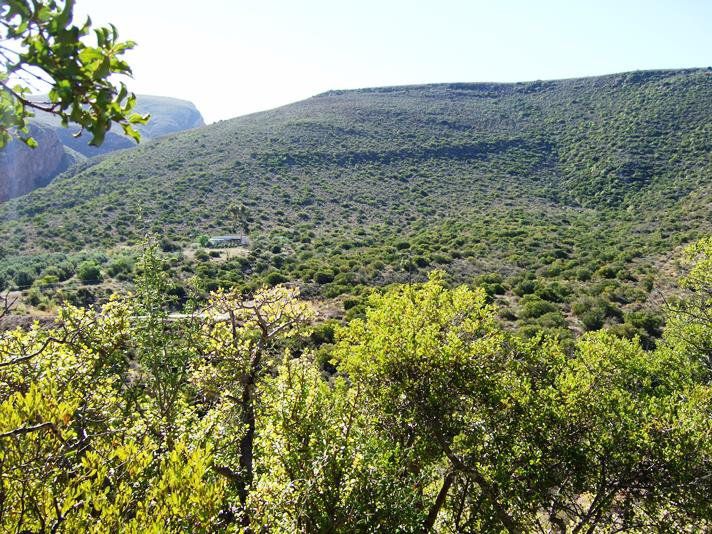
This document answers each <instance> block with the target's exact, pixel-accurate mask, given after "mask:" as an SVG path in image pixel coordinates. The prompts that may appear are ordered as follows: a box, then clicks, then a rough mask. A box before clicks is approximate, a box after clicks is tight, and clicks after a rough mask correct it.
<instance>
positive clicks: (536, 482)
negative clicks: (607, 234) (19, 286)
mask: <svg viewBox="0 0 712 534" xmlns="http://www.w3.org/2000/svg"><path fill="white" fill-rule="evenodd" d="M710 258H712V242H711V241H710V240H706V241H701V242H700V243H699V244H698V245H697V246H696V248H694V249H691V250H690V259H691V260H692V261H693V262H694V263H693V267H692V269H691V271H690V274H689V276H688V277H687V278H686V279H685V280H684V281H683V285H685V286H687V288H688V289H689V290H691V292H690V296H689V298H687V299H686V300H684V301H683V302H681V303H680V304H678V305H677V306H676V307H675V308H674V310H673V311H672V312H671V318H670V320H669V322H668V326H667V330H666V331H665V334H664V341H665V343H661V344H660V346H659V347H658V348H657V349H656V350H655V351H645V350H643V349H642V348H641V347H640V346H639V344H638V342H637V341H635V340H634V341H628V340H620V339H617V338H614V337H612V336H610V335H608V334H605V333H593V334H587V335H585V336H584V337H582V338H581V339H580V340H579V341H578V342H577V343H576V347H575V351H574V353H573V354H572V355H567V354H566V353H565V351H563V350H562V348H561V347H560V346H559V344H558V342H557V341H556V340H554V339H546V338H542V337H540V336H539V337H535V338H533V339H529V340H522V339H521V338H517V337H515V336H513V335H511V334H510V333H507V332H506V331H504V330H502V329H501V328H500V327H499V326H498V324H497V322H496V320H495V315H494V310H493V309H492V307H490V305H488V304H487V302H486V295H485V293H484V291H482V290H479V289H478V290H471V289H468V288H466V287H464V286H463V287H458V288H455V289H448V288H446V287H445V286H444V284H443V281H442V278H441V276H440V275H439V274H437V273H436V274H435V275H433V276H432V277H431V279H430V280H429V281H428V282H426V283H424V284H417V285H406V286H397V287H394V288H393V289H391V290H389V291H387V292H385V293H384V294H382V295H375V296H373V297H372V299H371V301H370V308H369V311H368V312H367V314H366V317H365V319H363V320H360V319H359V320H355V321H353V322H352V323H351V324H349V325H348V326H347V327H344V328H343V329H341V330H340V331H339V332H338V342H337V344H336V345H335V347H334V348H333V351H332V354H331V355H332V357H333V364H334V365H335V366H336V369H337V371H336V373H334V374H332V375H327V374H325V373H324V372H323V371H322V370H321V369H320V368H319V367H318V366H317V364H316V363H315V361H316V357H315V355H314V354H312V353H311V352H310V351H309V350H307V349H305V346H306V344H305V343H303V341H302V339H303V335H304V334H306V333H307V332H308V329H307V326H308V324H309V323H310V321H312V319H313V313H312V311H311V310H310V308H309V306H308V305H307V304H306V303H304V302H302V301H300V300H299V298H298V295H297V292H296V290H294V289H290V288H287V287H284V286H276V287H274V288H271V289H264V290H261V291H259V292H257V293H256V294H255V295H254V296H253V298H252V299H250V300H246V299H244V298H242V297H241V296H240V294H239V293H237V292H225V291H218V292H216V293H213V295H212V298H211V300H210V302H209V303H208V304H207V305H206V306H205V308H204V309H202V310H201V311H200V312H197V311H195V310H194V309H187V310H186V311H185V313H183V314H169V313H168V312H167V311H166V309H167V302H166V301H165V295H166V294H167V293H166V291H165V290H166V287H167V285H168V284H169V282H170V281H169V280H168V279H167V278H166V277H165V276H164V275H163V274H161V273H162V272H161V270H160V258H159V257H158V256H157V255H156V253H155V251H154V250H153V249H149V250H148V252H147V253H146V255H145V256H144V258H143V259H142V261H141V268H142V272H143V273H144V274H143V275H142V278H141V280H140V281H139V284H138V289H137V292H136V294H133V295H125V296H121V297H115V298H113V299H112V300H111V301H110V302H109V303H108V304H106V305H104V306H103V307H102V308H101V309H100V310H83V309H78V308H72V307H67V308H65V309H64V310H63V311H62V314H61V317H60V321H59V323H58V325H57V326H56V327H55V328H53V329H51V330H43V329H40V328H39V327H35V328H33V329H31V330H29V331H19V330H18V331H14V332H9V333H5V334H3V336H2V338H0V483H1V486H0V497H1V498H0V529H1V530H3V531H23V530H31V531H38V530H39V531H48V530H52V531H57V530H65V531H92V532H116V531H126V532H158V531H173V532H179V531H192V532H214V531H248V530H249V531H259V530H260V529H261V528H263V527H264V528H268V529H270V530H272V531H275V532H294V531H302V532H314V531H318V532H333V531H341V532H354V531H355V532H359V531H363V532H366V531H393V532H397V531H401V532H411V531H423V530H425V531H429V530H437V531H442V532H450V531H459V532H501V531H503V530H505V531H509V532H522V531H552V530H553V531H562V532H580V531H592V530H603V531H607V530H611V531H613V530H619V529H624V530H634V531H635V530H637V531H649V530H662V531H681V530H685V529H687V530H703V529H705V528H707V527H708V526H709V521H710V518H711V517H712V510H711V509H710V504H709V498H708V496H709V494H710V491H712V480H710V478H709V476H708V475H709V472H710V469H711V468H712V445H711V444H712V440H711V439H710V438H711V437H712V423H711V421H712V418H711V417H710V416H711V415H712V388H711V387H710V379H711V378H712V367H710V364H709V362H710V339H711V337H712V324H711V323H710V321H709V309H710V288H711V285H710V276H711V274H710V273H712V270H711V269H710ZM685 317H694V319H693V320H689V319H685Z"/></svg>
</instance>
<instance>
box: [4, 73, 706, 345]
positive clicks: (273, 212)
mask: <svg viewBox="0 0 712 534" xmlns="http://www.w3.org/2000/svg"><path fill="white" fill-rule="evenodd" d="M711 101H712V72H710V71H709V70H701V69H689V70H678V71H651V72H632V73H624V74H616V75H610V76H603V77H596V78H584V79H572V80H561V81H537V82H527V83H517V84H494V83H487V84H482V83H478V84H465V83H462V84H436V85H422V86H407V87H388V88H376V89H362V90H353V91H330V92H328V93H324V94H322V95H318V96H315V97H313V98H310V99H308V100H305V101H302V102H297V103H295V104H291V105H288V106H284V107H282V108H278V109H275V110H272V111H267V112H262V113H256V114H253V115H248V116H245V117H240V118H237V119H232V120H229V121H223V122H220V123H217V124H214V125H211V126H207V127H204V128H200V129H197V130H192V131H189V132H185V133H182V134H178V135H174V136H171V137H167V138H163V139H160V140H156V141H151V142H147V143H145V144H142V145H141V146H140V147H138V148H136V149H134V150H131V151H126V152H122V153H118V154H116V155H112V156H109V157H107V158H106V159H104V160H103V161H101V162H99V163H97V164H95V165H92V166H89V167H87V168H84V169H83V170H81V172H78V173H77V174H75V175H73V176H68V175H66V174H65V175H63V176H62V177H61V178H60V179H58V180H56V181H55V182H54V183H52V184H51V185H50V186H48V187H46V188H44V189H41V190H37V191H35V192H33V193H31V194H30V195H27V196H25V197H22V198H19V199H16V200H13V201H10V202H7V203H5V204H3V205H2V206H0V232H2V235H4V236H5V239H4V241H3V242H2V243H0V257H2V259H1V260H0V284H1V285H4V286H7V287H17V286H22V287H25V286H29V285H30V284H34V285H35V288H37V287H38V282H37V281H36V280H37V279H38V278H41V277H42V276H43V274H45V275H46V274H47V273H50V275H51V276H54V277H56V278H57V281H55V280H54V279H53V278H50V282H48V283H46V284H45V287H46V288H51V289H52V290H55V289H56V288H57V287H62V288H64V289H67V290H68V291H69V288H70V287H71V286H72V284H73V283H75V282H76V278H72V277H74V276H75V272H76V271H77V265H78V264H79V263H80V262H81V261H84V260H87V258H88V260H89V261H90V262H95V263H97V264H98V265H99V266H100V267H101V272H102V274H101V277H102V279H103V280H104V283H105V284H106V283H107V281H108V282H111V281H112V279H113V281H121V280H130V279H131V276H132V267H131V255H132V250H131V249H125V247H126V246H133V245H136V244H137V243H139V242H140V241H141V239H142V237H143V235H144V234H145V233H146V232H153V233H155V234H157V235H158V236H159V238H160V239H161V240H162V247H163V248H164V250H165V251H166V252H167V253H169V254H171V256H172V259H170V261H169V266H170V268H171V269H172V270H173V271H174V272H175V274H176V276H177V278H178V279H180V280H183V281H184V282H182V283H181V284H184V283H187V281H188V280H189V279H191V278H193V277H196V278H197V281H198V282H197V283H198V285H199V286H200V287H202V288H203V289H210V288H214V287H217V286H218V285H235V284H237V285H243V286H244V287H245V288H250V287H255V286H256V285H258V284H260V283H263V282H264V281H267V282H270V283H276V282H278V281H283V280H294V281H297V282H299V283H300V284H301V285H302V287H303V289H304V291H305V292H306V294H307V295H311V296H320V297H326V298H334V297H337V296H340V295H347V297H344V299H342V300H343V304H344V307H345V308H349V310H350V312H351V313H358V310H359V309H360V302H361V298H360V295H362V294H363V293H364V292H367V291H368V287H370V286H373V285H383V284H387V283H390V282H393V281H405V280H408V279H418V280H420V279H423V278H424V276H425V273H426V272H427V271H429V270H431V269H432V268H434V267H442V268H445V269H446V271H447V272H448V273H450V275H451V277H452V279H453V280H457V281H466V282H473V283H478V284H484V285H485V287H486V288H487V289H488V291H489V292H490V294H491V295H492V296H493V298H495V299H498V301H499V302H500V304H501V306H502V315H503V317H504V318H505V319H507V320H511V321H513V322H516V323H517V324H518V325H519V326H521V327H523V328H525V329H529V330H535V329H537V328H542V327H543V328H550V329H560V330H561V331H562V333H566V332H567V330H566V329H567V328H573V329H574V330H576V329H583V328H588V329H595V328H598V327H600V326H602V325H604V324H607V325H609V326H612V327H613V328H617V329H618V330H619V331H621V332H622V333H624V334H626V335H632V333H633V332H644V333H646V335H648V334H649V335H651V336H653V337H654V334H655V332H656V329H657V328H658V326H659V325H656V324H655V315H654V312H650V311H649V310H650V309H651V308H649V306H650V304H649V301H650V293H651V290H652V289H653V287H654V285H655V284H656V273H657V272H658V269H659V267H660V265H661V262H662V261H663V260H664V258H665V256H666V255H667V254H669V253H670V252H671V251H673V250H674V249H675V247H677V246H678V245H679V244H681V243H684V242H686V241H688V240H690V239H693V238H695V237H696V236H698V235H701V234H704V233H705V232H709V231H710V226H712V224H711V222H712V213H710V212H711V211H712V157H711V154H712V109H711V108H710V106H709V103H710V102H711ZM242 206H244V211H243V212H242V213H243V215H242V216H240V215H239V212H240V208H241V207H242ZM245 229H246V230H247V233H248V235H249V237H250V246H249V251H247V252H245V253H241V251H233V253H232V254H228V253H225V252H219V251H212V255H211V254H210V253H209V252H206V251H203V250H202V249H200V248H196V245H195V243H196V241H197V240H198V239H199V236H201V235H204V236H212V235H218V234H225V233H242V232H243V230H245ZM117 262H120V263H121V264H122V265H123V267H121V268H118V267H116V264H117ZM53 265H54V267H53ZM58 265H59V266H61V268H59V267H57V266H58ZM58 271H59V272H58ZM63 279H67V281H66V282H62V280H63ZM22 282H24V284H23V283H22ZM101 287H103V286H99V288H94V289H92V290H91V291H93V292H94V293H95V294H99V295H100V294H101V291H102V289H101ZM106 287H107V288H108V287H109V286H106ZM48 291H49V290H48ZM48 291H45V292H44V293H43V292H42V291H39V290H37V291H36V292H35V293H38V292H39V293H41V294H49V293H48ZM106 291H108V289H106ZM50 293H51V292H50ZM68 294H69V293H68ZM176 294H177V295H182V294H183V290H182V288H180V287H179V288H177V289H176ZM43 298H45V297H43V296H41V295H39V296H38V295H37V294H36V295H35V301H36V302H40V303H42V302H43V300H42V299H43ZM340 302H341V301H340ZM44 304H45V305H49V304H47V303H46V302H45V303H44Z"/></svg>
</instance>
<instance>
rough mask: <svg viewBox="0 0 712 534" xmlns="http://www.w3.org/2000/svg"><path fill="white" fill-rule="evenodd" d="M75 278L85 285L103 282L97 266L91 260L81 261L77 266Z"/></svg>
mask: <svg viewBox="0 0 712 534" xmlns="http://www.w3.org/2000/svg"><path fill="white" fill-rule="evenodd" d="M77 278H79V280H81V281H82V282H84V283H85V284H98V283H99V282H101V281H102V280H103V278H102V276H101V269H100V268H99V265H98V264H97V263H96V262H94V261H91V260H86V261H83V262H81V263H80V264H79V265H78V266H77Z"/></svg>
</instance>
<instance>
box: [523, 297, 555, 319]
mask: <svg viewBox="0 0 712 534" xmlns="http://www.w3.org/2000/svg"><path fill="white" fill-rule="evenodd" d="M520 304H521V305H522V312H521V313H520V316H521V317H522V318H524V319H530V318H534V317H540V316H542V315H544V314H545V313H551V312H556V311H558V310H559V307H558V306H557V305H556V304H553V303H551V302H548V301H546V300H543V299H542V298H541V297H538V296H537V295H527V296H525V297H524V298H522V300H521V302H520Z"/></svg>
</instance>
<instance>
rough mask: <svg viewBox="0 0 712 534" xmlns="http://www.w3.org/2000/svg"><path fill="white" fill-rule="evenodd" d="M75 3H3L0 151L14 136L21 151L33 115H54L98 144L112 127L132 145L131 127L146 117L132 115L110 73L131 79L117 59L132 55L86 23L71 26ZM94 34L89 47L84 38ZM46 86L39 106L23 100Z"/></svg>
mask: <svg viewBox="0 0 712 534" xmlns="http://www.w3.org/2000/svg"><path fill="white" fill-rule="evenodd" d="M74 5H75V0H7V1H6V2H3V3H2V5H0V40H1V41H2V42H3V46H2V48H1V49H0V57H1V59H2V62H3V70H2V71H1V72H0V89H1V90H0V148H1V147H3V146H4V145H5V144H7V142H8V141H9V140H10V139H11V138H12V137H14V136H16V135H17V134H18V133H19V137H20V138H21V139H22V140H23V141H24V142H25V143H27V144H28V145H30V146H36V142H35V141H34V140H33V139H32V138H30V137H28V119H29V117H31V116H32V112H33V111H34V110H39V111H44V112H47V113H51V114H53V115H56V116H58V117H59V118H60V119H61V121H62V124H63V125H64V126H67V125H68V124H69V123H73V124H77V125H79V126H80V127H81V129H82V130H84V129H87V130H89V132H90V133H91V134H92V138H91V141H90V143H89V144H91V145H100V144H101V143H102V142H103V140H104V136H105V134H106V132H107V131H108V130H109V129H110V128H111V126H112V124H114V123H115V124H118V125H120V126H121V127H122V129H123V131H124V133H125V134H126V135H128V136H130V137H132V138H133V139H135V140H136V141H138V140H139V134H138V132H137V131H136V130H135V129H134V128H133V126H132V125H134V124H143V123H145V122H146V121H147V120H148V117H147V116H141V115H138V114H136V113H133V112H132V110H133V108H134V105H135V102H136V98H135V96H134V95H133V94H130V93H129V92H128V91H127V89H126V86H125V85H124V83H123V82H121V83H119V84H118V86H117V85H115V84H114V82H112V81H111V80H110V77H111V76H112V75H115V74H121V75H130V74H131V68H130V67H129V65H128V63H126V61H124V59H123V58H122V56H123V54H124V52H126V50H129V49H131V48H133V46H134V45H135V43H133V42H132V41H120V40H119V39H118V32H117V31H116V28H115V27H114V26H113V25H112V26H110V27H100V28H92V26H91V22H90V20H89V19H87V21H86V22H84V23H83V24H79V25H75V24H73V10H74ZM92 30H93V33H94V37H95V41H96V43H95V46H93V45H90V44H88V41H87V36H88V35H89V34H90V32H91V31H92ZM38 82H39V83H40V84H47V85H49V86H50V89H49V94H48V98H47V101H46V102H41V101H38V100H36V99H33V98H31V97H30V96H29V93H30V87H31V86H33V85H34V84H36V83H38Z"/></svg>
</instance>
